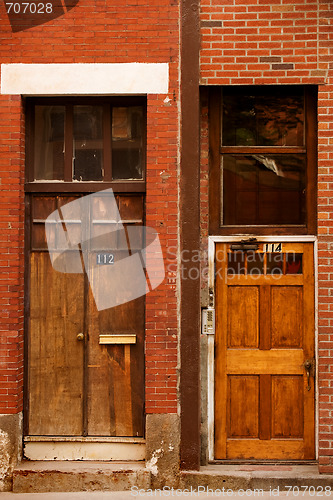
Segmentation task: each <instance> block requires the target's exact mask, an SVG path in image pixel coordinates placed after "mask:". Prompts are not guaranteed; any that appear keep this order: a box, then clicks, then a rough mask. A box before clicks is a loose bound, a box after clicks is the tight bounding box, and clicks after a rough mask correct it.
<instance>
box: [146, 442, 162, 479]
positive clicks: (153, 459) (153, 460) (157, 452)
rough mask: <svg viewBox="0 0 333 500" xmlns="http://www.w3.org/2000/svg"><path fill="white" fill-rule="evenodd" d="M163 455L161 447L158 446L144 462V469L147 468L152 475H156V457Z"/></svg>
mask: <svg viewBox="0 0 333 500" xmlns="http://www.w3.org/2000/svg"><path fill="white" fill-rule="evenodd" d="M162 444H163V441H162ZM163 455H164V450H163V448H159V449H158V450H155V451H154V452H153V454H152V457H151V459H150V460H148V461H147V462H146V469H148V470H149V471H150V472H151V473H152V474H153V475H154V476H157V474H158V467H157V465H156V464H157V462H158V459H159V458H161V457H163Z"/></svg>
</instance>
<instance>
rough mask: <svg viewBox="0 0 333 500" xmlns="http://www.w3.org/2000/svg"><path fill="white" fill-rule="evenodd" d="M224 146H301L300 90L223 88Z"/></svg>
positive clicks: (301, 107)
mask: <svg viewBox="0 0 333 500" xmlns="http://www.w3.org/2000/svg"><path fill="white" fill-rule="evenodd" d="M222 125H223V126H222V130H223V132H222V144H223V146H303V144H304V100H303V92H302V90H297V89H294V90H290V89H287V90H286V89H282V88H280V89H277V88H274V90H267V91H266V92H265V93H264V92H263V90H260V89H254V88H252V89H246V90H243V91H242V93H241V92H240V90H239V89H235V88H225V89H224V90H223V118H222Z"/></svg>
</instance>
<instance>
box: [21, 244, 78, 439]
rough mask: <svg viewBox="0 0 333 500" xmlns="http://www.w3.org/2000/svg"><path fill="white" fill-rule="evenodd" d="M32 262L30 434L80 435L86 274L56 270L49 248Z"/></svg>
mask: <svg viewBox="0 0 333 500" xmlns="http://www.w3.org/2000/svg"><path fill="white" fill-rule="evenodd" d="M30 266H31V274H30V327H29V330H30V334H29V434H31V435H60V436H61V435H81V434H82V424H83V420H82V404H83V345H82V343H81V342H78V341H77V334H78V333H80V332H82V328H83V311H84V297H83V275H69V274H64V273H58V272H56V271H54V270H53V268H52V266H51V262H50V257H49V255H48V253H47V252H33V253H32V254H31V259H30Z"/></svg>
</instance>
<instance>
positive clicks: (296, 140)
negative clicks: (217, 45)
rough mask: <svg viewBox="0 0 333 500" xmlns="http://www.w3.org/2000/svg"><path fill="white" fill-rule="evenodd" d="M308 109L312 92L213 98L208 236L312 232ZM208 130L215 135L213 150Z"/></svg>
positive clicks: (232, 93)
mask: <svg viewBox="0 0 333 500" xmlns="http://www.w3.org/2000/svg"><path fill="white" fill-rule="evenodd" d="M315 103H316V100H315V91H314V89H313V88H311V87H310V88H309V89H305V88H304V87H300V86H251V87H243V86H241V87H240V86H233V87H224V88H223V89H222V91H219V93H217V90H214V91H213V97H212V99H211V108H210V109H211V113H210V117H211V121H210V127H211V132H210V133H211V148H212V153H213V154H212V165H211V166H212V168H211V174H210V177H211V180H210V227H211V233H212V232H213V233H217V232H219V231H220V230H222V231H223V230H224V231H226V232H229V233H230V234H232V233H237V232H239V227H240V226H241V227H244V228H246V229H245V230H246V232H251V231H252V232H258V231H259V232H260V231H261V229H260V228H265V227H267V228H272V227H278V228H280V230H279V231H280V232H281V228H285V229H284V231H283V232H290V233H292V232H294V228H296V232H297V230H298V231H299V232H308V229H309V228H310V226H311V225H312V227H313V228H314V225H315V221H314V213H315V205H314V200H315V166H316V153H315V151H316V130H315V123H316V120H315V116H316V109H315ZM217 106H218V109H219V111H217ZM214 127H218V128H219V130H220V134H219V144H217V140H216V139H217V137H218V135H217V134H216V132H215V131H214ZM233 228H234V229H233ZM251 228H253V230H251ZM297 228H298V229H297ZM302 228H303V229H302ZM311 230H312V231H313V229H312V228H311Z"/></svg>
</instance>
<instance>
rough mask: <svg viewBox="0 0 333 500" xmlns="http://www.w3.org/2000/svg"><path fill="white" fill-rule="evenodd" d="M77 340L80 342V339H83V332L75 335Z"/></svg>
mask: <svg viewBox="0 0 333 500" xmlns="http://www.w3.org/2000/svg"><path fill="white" fill-rule="evenodd" d="M76 338H77V340H80V341H81V342H82V340H84V335H83V333H78V334H77V336H76Z"/></svg>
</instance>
